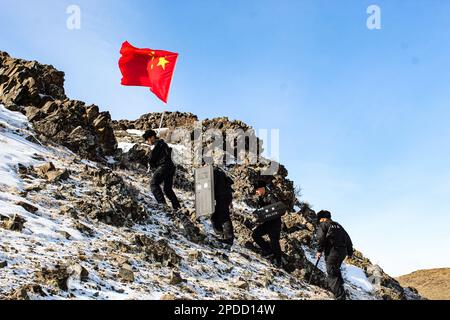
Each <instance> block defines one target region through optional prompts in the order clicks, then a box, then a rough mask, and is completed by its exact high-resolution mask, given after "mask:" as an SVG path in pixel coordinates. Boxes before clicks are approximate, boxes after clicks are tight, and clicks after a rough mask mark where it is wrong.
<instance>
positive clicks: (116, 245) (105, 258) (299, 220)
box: [0, 52, 420, 299]
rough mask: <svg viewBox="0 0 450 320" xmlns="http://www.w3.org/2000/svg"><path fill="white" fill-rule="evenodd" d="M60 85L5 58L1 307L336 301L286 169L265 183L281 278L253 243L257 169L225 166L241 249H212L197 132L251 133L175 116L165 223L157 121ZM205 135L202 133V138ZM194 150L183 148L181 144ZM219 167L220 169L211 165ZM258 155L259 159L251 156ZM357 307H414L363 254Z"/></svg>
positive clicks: (262, 165)
mask: <svg viewBox="0 0 450 320" xmlns="http://www.w3.org/2000/svg"><path fill="white" fill-rule="evenodd" d="M63 84H64V73H62V72H60V71H57V70H55V69H54V68H53V67H52V66H47V65H41V64H39V63H37V62H30V61H24V60H20V59H15V58H12V57H10V56H9V55H8V54H7V53H4V52H0V104H1V105H0V238H1V241H0V298H1V299H71V298H74V299H181V298H184V299H331V298H332V297H331V295H330V293H329V292H328V291H327V290H326V289H325V283H324V276H325V275H324V273H323V270H324V265H323V263H321V264H320V265H319V267H320V269H321V271H318V272H315V273H314V276H313V281H312V285H308V284H307V283H306V281H305V279H308V278H309V276H310V274H311V272H312V271H313V270H314V268H313V262H314V244H315V243H314V242H315V239H314V230H315V227H316V225H315V217H316V213H315V212H314V210H312V209H311V208H310V206H309V205H307V204H306V203H304V202H301V201H300V200H299V199H297V195H296V194H297V192H296V190H295V188H294V184H293V182H292V181H290V180H289V179H288V178H287V177H288V171H287V169H286V168H285V167H284V166H282V165H280V166H279V167H278V168H277V170H276V172H275V173H274V174H273V175H272V176H267V177H265V179H266V180H267V182H268V183H269V186H270V188H271V189H272V191H273V192H274V193H275V194H276V195H277V197H278V198H280V199H282V200H283V201H284V202H286V203H287V204H289V205H290V206H291V207H292V212H291V213H289V214H288V215H286V216H284V217H283V232H282V241H281V244H282V249H283V251H284V252H285V257H284V262H285V263H284V267H283V269H276V268H274V267H273V266H272V265H271V264H270V262H269V261H267V260H265V259H263V258H261V257H260V256H259V254H258V253H259V252H258V249H257V248H255V247H254V246H253V244H252V241H251V236H250V234H251V229H252V228H253V226H254V225H253V222H252V220H251V219H250V216H251V215H250V214H251V212H252V211H253V210H254V209H253V208H252V207H253V205H254V200H253V199H252V198H251V196H250V195H251V194H252V193H253V190H252V185H253V183H254V182H255V181H256V179H258V178H259V177H260V176H261V172H262V171H264V170H267V168H268V167H270V166H271V165H272V163H271V162H270V161H268V160H267V159H264V158H262V157H260V152H261V151H262V147H263V145H262V143H261V144H260V146H259V148H258V153H257V155H256V156H257V157H259V162H258V163H257V164H251V163H252V162H251V161H250V160H251V159H249V157H251V156H252V155H251V154H250V155H248V156H244V157H243V159H242V161H236V162H234V163H232V164H229V165H226V166H224V169H225V170H226V171H227V172H228V173H229V174H230V175H232V176H233V177H234V178H235V181H236V184H235V185H234V189H235V201H234V204H233V205H234V208H233V219H234V225H235V229H236V236H237V241H236V245H235V246H234V247H233V248H232V249H231V250H229V249H228V248H226V247H223V246H222V245H221V244H220V243H219V242H218V241H217V240H216V239H215V237H214V235H213V232H212V228H211V225H210V222H209V221H208V220H207V219H196V217H195V216H196V215H195V210H194V193H193V169H194V166H193V165H192V161H190V159H191V158H192V155H193V154H196V153H197V152H198V150H199V149H200V147H201V146H204V147H206V150H208V146H209V145H211V144H213V143H214V140H215V139H214V138H213V137H208V136H205V137H203V139H202V140H201V143H200V145H195V144H194V145H193V144H191V143H190V139H189V138H190V137H192V136H195V134H196V133H198V132H200V133H206V132H207V129H216V130H218V132H220V134H221V135H222V136H223V137H224V142H223V143H224V146H225V145H226V144H227V143H228V144H231V145H235V144H236V143H237V142H236V137H234V136H232V134H231V135H230V131H229V130H228V129H241V130H243V131H246V132H247V133H248V134H249V135H250V136H252V135H254V132H252V129H251V127H250V126H248V125H247V124H245V123H242V122H240V121H230V120H229V119H227V118H217V119H207V120H204V121H202V122H201V124H200V126H199V123H198V118H197V117H196V116H195V115H192V114H189V113H178V112H175V113H170V114H168V115H167V117H166V118H165V121H164V123H163V127H164V129H163V130H162V132H161V134H162V135H163V136H164V138H165V139H166V140H167V141H168V142H169V143H170V144H171V146H172V147H173V149H174V153H175V154H174V160H175V162H176V164H177V168H178V173H177V176H176V181H175V186H176V193H177V195H178V196H179V198H180V199H182V201H183V203H184V205H185V206H186V208H187V209H186V210H185V211H184V212H182V213H176V214H173V213H170V212H168V211H167V210H166V209H165V208H163V207H161V206H159V205H158V204H156V202H155V199H154V198H153V196H152V195H151V194H150V190H149V182H150V177H151V174H149V173H147V168H146V166H145V163H144V162H143V160H142V159H143V157H144V156H145V155H147V154H148V153H149V152H151V151H150V150H149V149H148V147H147V146H145V145H142V144H141V142H142V141H141V139H140V136H141V134H142V131H143V130H145V129H148V128H156V127H158V126H159V119H160V114H148V115H144V116H142V117H141V118H140V119H138V120H136V121H130V120H121V121H112V120H111V117H110V115H109V113H108V112H100V111H99V108H98V107H97V106H95V105H91V106H87V105H86V104H85V103H83V102H81V101H75V100H71V99H69V98H67V97H66V95H65V93H64V87H63ZM198 130H199V131H198ZM186 138H187V139H186ZM210 156H211V157H213V158H215V157H222V156H223V155H220V154H219V155H217V154H214V153H212V154H211V155H210ZM253 156H254V155H253ZM343 272H344V276H345V279H346V282H347V284H346V287H347V289H348V291H349V292H350V296H351V298H353V299H420V296H419V295H418V294H417V292H416V291H414V290H413V289H410V288H403V287H402V286H401V285H400V284H399V283H398V282H397V281H396V280H395V279H393V278H391V277H390V276H389V275H387V274H386V273H384V272H383V270H382V269H381V268H380V267H379V266H375V265H372V263H371V262H370V261H369V260H368V259H366V258H365V257H364V256H363V255H362V254H361V253H359V252H358V253H357V254H356V255H355V257H354V259H352V260H349V261H346V263H345V264H344V267H343Z"/></svg>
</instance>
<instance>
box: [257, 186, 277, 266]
mask: <svg viewBox="0 0 450 320" xmlns="http://www.w3.org/2000/svg"><path fill="white" fill-rule="evenodd" d="M255 189H256V191H255V192H256V196H257V197H258V204H257V206H258V209H261V208H264V207H267V206H269V205H271V204H274V203H276V202H277V201H276V199H275V198H274V197H273V196H272V195H271V194H268V193H267V184H266V183H265V182H264V181H258V182H257V183H256V185H255ZM280 234H281V217H278V218H276V219H273V220H270V221H266V222H264V223H262V224H260V225H259V226H257V227H256V228H255V230H253V234H252V237H253V240H254V241H255V242H256V244H257V245H258V246H259V247H260V248H261V250H262V255H263V257H266V258H274V259H275V264H276V265H277V266H279V267H281V265H282V260H281V258H282V251H281V246H280ZM265 235H268V236H269V239H270V243H268V242H267V241H266V240H264V238H263V237H264V236H265Z"/></svg>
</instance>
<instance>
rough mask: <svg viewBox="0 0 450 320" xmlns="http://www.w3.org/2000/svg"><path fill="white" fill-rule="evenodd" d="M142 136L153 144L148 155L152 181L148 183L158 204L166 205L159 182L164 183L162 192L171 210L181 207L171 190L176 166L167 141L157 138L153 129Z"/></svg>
mask: <svg viewBox="0 0 450 320" xmlns="http://www.w3.org/2000/svg"><path fill="white" fill-rule="evenodd" d="M143 138H144V140H145V142H146V143H148V144H149V145H152V146H153V150H152V152H151V155H150V159H149V163H150V167H151V168H152V169H154V170H155V171H154V173H153V177H152V181H151V184H150V187H151V190H152V193H153V195H154V196H155V199H156V201H157V202H158V203H159V204H162V205H167V202H166V199H165V198H164V194H163V192H162V190H161V184H162V183H164V193H165V194H166V196H167V198H169V200H170V202H171V203H172V208H173V210H178V209H180V208H181V205H180V202H179V201H178V199H177V196H176V195H175V192H174V191H173V189H172V187H173V178H174V176H175V171H176V167H175V164H174V163H173V161H172V149H171V148H170V147H169V146H168V145H167V143H166V142H165V141H164V140H162V139H159V138H158V137H157V134H156V132H155V131H154V130H148V131H146V132H145V133H144V135H143Z"/></svg>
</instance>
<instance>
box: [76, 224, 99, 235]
mask: <svg viewBox="0 0 450 320" xmlns="http://www.w3.org/2000/svg"><path fill="white" fill-rule="evenodd" d="M75 228H76V229H77V230H78V231H80V232H81V233H83V234H85V235H87V236H89V237H93V236H94V235H95V231H94V230H92V229H91V228H89V227H88V226H87V225H85V224H84V223H81V222H79V221H75Z"/></svg>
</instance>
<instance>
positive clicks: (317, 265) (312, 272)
mask: <svg viewBox="0 0 450 320" xmlns="http://www.w3.org/2000/svg"><path fill="white" fill-rule="evenodd" d="M320 259H322V256H320V257H319V258H318V259H317V262H316V265H315V266H314V269H313V270H312V271H311V275H310V276H309V281H308V285H310V284H311V281H312V278H313V275H314V271H316V269H317V268H318V267H319V262H320Z"/></svg>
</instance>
